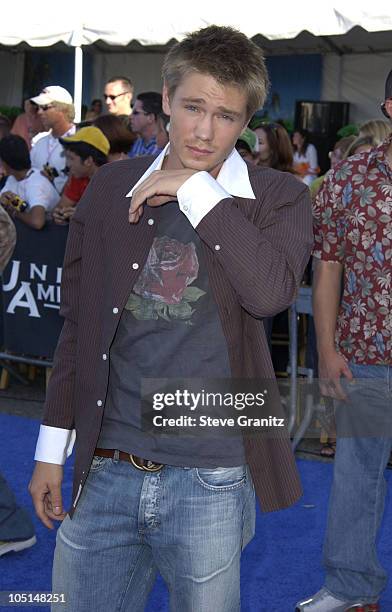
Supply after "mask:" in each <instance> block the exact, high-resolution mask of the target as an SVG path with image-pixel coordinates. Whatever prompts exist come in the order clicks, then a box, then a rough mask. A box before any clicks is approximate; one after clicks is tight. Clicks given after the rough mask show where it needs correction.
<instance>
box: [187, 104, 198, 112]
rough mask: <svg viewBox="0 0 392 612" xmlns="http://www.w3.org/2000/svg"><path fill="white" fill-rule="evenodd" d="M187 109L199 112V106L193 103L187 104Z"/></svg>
mask: <svg viewBox="0 0 392 612" xmlns="http://www.w3.org/2000/svg"><path fill="white" fill-rule="evenodd" d="M185 108H186V110H189V111H192V112H197V110H198V108H197V106H194V105H193V104H187V105H186V106H185Z"/></svg>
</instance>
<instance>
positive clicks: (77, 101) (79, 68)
mask: <svg viewBox="0 0 392 612" xmlns="http://www.w3.org/2000/svg"><path fill="white" fill-rule="evenodd" d="M82 89H83V49H82V47H81V45H79V46H77V47H75V81H74V105H75V123H80V121H81V119H82Z"/></svg>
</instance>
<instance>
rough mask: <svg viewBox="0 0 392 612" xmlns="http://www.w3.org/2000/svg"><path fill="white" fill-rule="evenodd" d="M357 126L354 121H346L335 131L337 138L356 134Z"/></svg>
mask: <svg viewBox="0 0 392 612" xmlns="http://www.w3.org/2000/svg"><path fill="white" fill-rule="evenodd" d="M358 134H359V127H358V125H357V124H356V123H348V124H347V125H344V126H343V127H342V128H340V130H339V131H338V133H337V136H338V138H346V137H347V136H358Z"/></svg>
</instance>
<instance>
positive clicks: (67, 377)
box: [43, 157, 313, 515]
mask: <svg viewBox="0 0 392 612" xmlns="http://www.w3.org/2000/svg"><path fill="white" fill-rule="evenodd" d="M151 161H152V160H151V158H149V157H144V158H136V159H132V160H124V161H119V162H115V163H112V164H108V165H107V166H104V167H103V168H101V169H100V170H99V172H98V173H97V174H96V175H95V177H94V179H93V180H92V181H91V184H90V185H89V187H88V189H87V190H86V192H85V195H84V196H83V198H82V200H81V201H80V203H79V204H78V208H77V211H76V213H75V215H74V217H73V220H72V222H71V225H70V232H69V237H68V243H67V249H66V254H65V259H64V268H63V282H62V306H61V314H62V315H63V316H64V318H65V321H64V326H63V330H62V333H61V336H60V339H59V343H58V346H57V349H56V353H55V357H54V367H53V373H52V377H51V380H50V384H49V387H48V393H47V399H46V404H45V414H44V419H43V424H44V425H49V426H52V427H61V428H64V429H73V428H74V427H75V428H76V434H77V438H76V456H75V470H74V486H73V509H72V511H71V515H72V512H73V510H74V508H75V506H76V502H75V500H76V498H77V497H78V493H80V491H81V488H82V487H83V485H84V482H85V480H86V477H87V474H88V471H89V467H90V463H91V461H92V457H93V454H94V449H95V446H96V442H97V440H98V435H99V431H100V426H101V421H102V415H103V411H104V404H105V397H106V393H107V388H108V374H109V360H104V359H102V355H103V354H104V353H107V354H108V353H109V352H110V346H111V344H112V341H113V338H114V335H115V332H116V329H117V326H118V323H119V320H120V316H121V312H122V310H123V308H124V306H125V303H126V301H127V299H128V296H129V293H130V291H131V288H132V287H133V285H134V283H135V281H136V279H137V277H138V274H139V273H140V271H141V270H142V268H143V265H144V263H145V261H146V258H147V255H148V252H149V250H150V246H151V244H152V241H153V238H154V232H155V224H152V225H150V224H148V219H149V218H150V217H152V218H154V208H148V207H146V209H145V212H144V214H143V216H142V218H141V220H140V221H139V223H138V224H136V225H131V224H129V222H128V208H129V204H130V199H129V198H126V197H125V194H126V193H128V191H129V189H130V188H131V187H132V186H133V185H134V184H135V183H136V181H137V180H138V179H139V178H140V177H141V176H142V174H143V173H144V172H145V171H146V169H147V168H148V166H149V165H150V164H151ZM248 169H249V178H250V182H251V185H252V188H253V191H254V193H255V195H256V200H248V199H243V198H227V199H225V200H222V201H221V202H219V204H217V206H215V208H214V209H213V210H212V211H210V212H209V213H208V214H207V215H206V216H205V217H204V218H203V219H202V221H201V222H200V223H199V225H198V226H197V228H196V230H197V232H198V234H199V236H200V238H201V240H202V241H203V243H204V249H205V255H206V261H207V267H208V273H209V278H210V283H211V287H212V291H213V293H214V295H215V299H216V302H217V306H218V311H219V315H220V317H221V321H222V327H223V331H224V334H225V337H226V340H227V345H228V351H229V357H230V362H231V369H232V374H233V377H236V378H273V377H274V372H273V368H272V363H271V358H270V354H269V350H268V346H267V342H266V338H265V335H264V331H263V328H262V325H261V324H260V321H259V320H258V319H259V318H260V317H266V316H271V315H273V314H275V313H277V312H280V311H281V310H283V309H285V308H287V306H288V305H289V304H291V303H292V302H293V301H294V299H295V296H296V291H297V288H298V285H299V283H300V281H301V277H302V274H303V270H304V268H305V265H306V263H307V261H308V258H309V254H310V251H311V247H312V243H313V238H312V216H311V206H310V198H309V192H308V188H307V187H305V186H304V185H303V184H302V183H300V182H299V181H298V180H297V179H295V178H294V177H292V176H291V175H289V174H286V173H285V174H283V173H280V172H276V171H274V170H270V169H267V168H257V167H251V166H249V167H248ZM216 244H220V246H221V248H220V250H215V249H214V245H216ZM134 263H137V264H139V267H138V269H136V270H135V269H134V267H133V266H132V264H134ZM135 267H136V266H135ZM99 400H101V402H102V406H100V405H98V404H97V402H99ZM245 451H246V457H247V462H248V464H249V466H250V469H251V473H252V476H253V481H254V485H255V489H256V493H257V495H258V498H259V500H260V503H261V507H262V509H263V510H264V511H272V510H277V509H279V508H284V507H287V506H289V505H291V504H293V503H294V502H295V501H296V500H297V499H298V497H299V496H300V494H301V485H300V482H299V478H298V473H297V470H296V466H295V462H294V457H293V455H292V452H291V449H290V444H289V441H288V440H287V439H285V438H282V437H281V438H274V439H271V438H268V439H267V438H265V437H257V436H256V437H252V438H248V439H245Z"/></svg>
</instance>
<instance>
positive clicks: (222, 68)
mask: <svg viewBox="0 0 392 612" xmlns="http://www.w3.org/2000/svg"><path fill="white" fill-rule="evenodd" d="M192 71H193V72H199V73H200V74H207V75H210V76H212V77H213V78H214V79H215V80H216V81H217V82H218V83H220V84H221V85H234V86H237V87H238V88H240V89H241V90H242V91H245V93H246V95H247V117H248V118H250V117H251V116H252V115H253V114H254V113H255V112H256V111H257V110H258V109H259V108H261V107H262V106H263V104H264V102H265V99H266V97H267V93H268V88H269V79H268V73H267V68H266V65H265V61H264V56H263V52H262V50H261V49H260V48H259V47H258V46H257V45H256V44H255V43H254V42H252V41H251V40H249V38H247V37H246V36H245V34H242V32H239V31H238V30H235V29H234V28H229V27H220V26H216V25H212V26H209V27H207V28H203V29H201V30H198V31H197V32H192V33H191V34H188V35H187V36H186V38H184V39H183V40H182V41H181V42H179V43H177V44H175V45H174V46H173V47H172V48H171V49H170V51H169V52H168V53H167V55H166V57H165V60H164V63H163V69H162V76H163V80H164V83H165V84H166V86H167V88H168V94H169V97H170V98H171V97H172V96H173V95H174V92H175V90H176V88H177V87H178V85H179V84H180V83H181V81H182V79H183V78H184V76H186V75H188V74H189V73H190V72H192Z"/></svg>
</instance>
